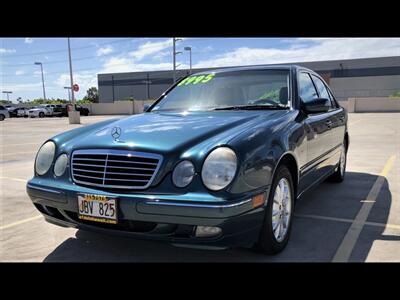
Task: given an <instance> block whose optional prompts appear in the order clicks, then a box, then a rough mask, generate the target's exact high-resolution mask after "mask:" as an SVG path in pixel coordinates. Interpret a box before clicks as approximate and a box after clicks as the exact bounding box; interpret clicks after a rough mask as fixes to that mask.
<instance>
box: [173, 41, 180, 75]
mask: <svg viewBox="0 0 400 300" xmlns="http://www.w3.org/2000/svg"><path fill="white" fill-rule="evenodd" d="M181 40H182V39H177V38H172V44H173V45H172V48H173V49H172V56H173V78H174V83H175V82H176V67H177V65H176V55H177V54H180V53H182V52H176V42H178V41H181Z"/></svg>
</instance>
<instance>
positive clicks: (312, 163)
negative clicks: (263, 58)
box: [299, 72, 332, 192]
mask: <svg viewBox="0 0 400 300" xmlns="http://www.w3.org/2000/svg"><path fill="white" fill-rule="evenodd" d="M299 96H300V101H301V102H302V103H307V102H308V101H311V100H313V99H316V98H318V97H319V95H318V92H317V89H316V87H315V85H314V83H313V81H312V80H311V77H310V74H309V73H307V72H301V73H300V74H299ZM331 127H332V121H331V120H330V113H329V112H328V113H317V114H308V115H307V116H306V117H305V119H304V129H305V132H306V136H307V163H306V164H305V165H304V166H303V167H301V168H300V177H301V180H300V186H299V192H302V191H303V190H305V189H306V188H307V187H309V186H311V185H313V184H314V183H316V182H318V181H319V179H320V178H322V177H324V176H325V175H326V174H327V173H328V172H329V171H330V164H329V158H330V150H331V145H332V143H331Z"/></svg>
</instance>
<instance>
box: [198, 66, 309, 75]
mask: <svg viewBox="0 0 400 300" xmlns="http://www.w3.org/2000/svg"><path fill="white" fill-rule="evenodd" d="M299 69H301V70H306V71H309V72H312V73H315V72H314V71H312V70H310V69H307V68H305V67H302V66H299V65H294V64H287V65H258V66H245V67H227V68H220V69H215V70H208V71H201V72H198V73H195V74H197V75H203V74H210V73H215V74H219V73H225V72H240V71H251V70H289V71H290V70H299Z"/></svg>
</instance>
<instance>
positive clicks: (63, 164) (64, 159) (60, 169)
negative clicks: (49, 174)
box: [54, 154, 68, 177]
mask: <svg viewBox="0 0 400 300" xmlns="http://www.w3.org/2000/svg"><path fill="white" fill-rule="evenodd" d="M67 164H68V156H67V154H61V155H60V156H59V157H58V158H57V160H56V163H55V164H54V174H55V175H56V176H57V177H60V176H61V175H62V174H64V172H65V169H66V168H67Z"/></svg>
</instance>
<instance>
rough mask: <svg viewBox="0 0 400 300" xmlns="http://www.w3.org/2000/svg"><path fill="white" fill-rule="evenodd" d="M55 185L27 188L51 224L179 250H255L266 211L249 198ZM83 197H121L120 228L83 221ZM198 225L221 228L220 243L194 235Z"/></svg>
mask: <svg viewBox="0 0 400 300" xmlns="http://www.w3.org/2000/svg"><path fill="white" fill-rule="evenodd" d="M54 183H55V182H54V181H53V180H46V179H41V178H37V177H35V178H33V179H32V180H30V181H29V182H28V184H27V192H28V195H29V196H30V198H31V199H32V201H33V203H34V204H35V206H36V207H37V208H38V210H39V211H40V212H41V213H42V214H43V215H44V217H45V219H46V220H47V221H48V222H50V223H53V224H57V225H60V226H65V227H75V228H80V229H84V230H90V231H97V232H104V233H109V234H117V235H125V236H131V237H135V238H142V239H152V240H162V241H166V242H169V243H173V244H176V245H190V246H192V247H203V248H227V247H241V246H244V247H248V246H252V245H253V244H254V242H255V241H256V240H257V238H258V235H259V231H260V229H261V226H262V222H263V219H264V206H262V207H258V208H255V209H253V207H252V201H251V197H249V196H248V195H246V197H241V198H237V199H234V200H229V201H226V200H221V199H220V200H217V199H207V197H205V196H204V195H198V194H185V195H147V194H139V193H137V194H116V193H111V192H105V191H100V190H96V189H92V188H86V187H82V186H77V185H75V184H73V183H67V184H65V183H61V184H59V185H55V184H54ZM266 192H268V191H266ZM78 193H88V194H98V195H105V196H109V197H116V198H117V201H118V218H119V221H118V224H117V225H110V224H101V223H94V222H89V221H83V220H80V219H78V215H77V212H78V203H77V194H78ZM198 225H202V226H218V227H220V228H221V229H222V233H221V234H220V235H218V236H215V237H207V238H205V237H196V236H195V234H194V231H195V228H196V226H198Z"/></svg>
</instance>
